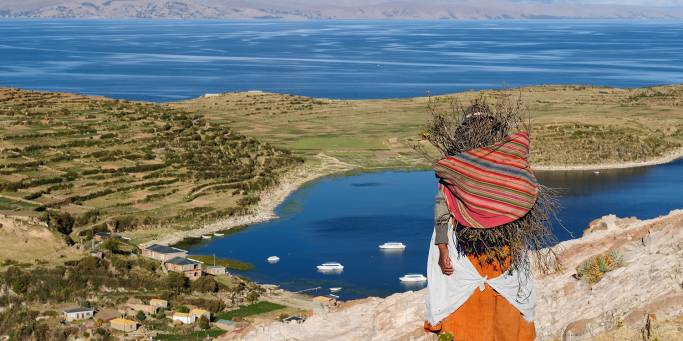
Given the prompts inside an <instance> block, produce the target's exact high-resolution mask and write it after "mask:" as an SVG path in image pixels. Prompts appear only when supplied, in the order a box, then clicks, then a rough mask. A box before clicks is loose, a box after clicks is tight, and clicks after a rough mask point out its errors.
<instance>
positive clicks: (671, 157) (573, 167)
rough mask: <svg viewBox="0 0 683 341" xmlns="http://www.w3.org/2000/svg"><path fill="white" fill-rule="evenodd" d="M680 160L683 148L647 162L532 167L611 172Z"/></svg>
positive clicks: (545, 169) (542, 169)
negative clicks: (611, 170)
mask: <svg viewBox="0 0 683 341" xmlns="http://www.w3.org/2000/svg"><path fill="white" fill-rule="evenodd" d="M680 158H683V147H680V148H678V149H677V150H673V151H671V152H669V153H667V154H664V155H662V156H658V157H655V158H653V159H650V160H647V161H627V162H616V163H605V164H596V165H571V166H552V165H549V166H543V165H541V166H536V167H532V168H533V170H535V171H551V172H555V171H558V172H559V171H583V170H585V171H593V170H609V169H626V168H639V167H648V166H657V165H663V164H666V163H670V162H674V161H676V160H678V159H680Z"/></svg>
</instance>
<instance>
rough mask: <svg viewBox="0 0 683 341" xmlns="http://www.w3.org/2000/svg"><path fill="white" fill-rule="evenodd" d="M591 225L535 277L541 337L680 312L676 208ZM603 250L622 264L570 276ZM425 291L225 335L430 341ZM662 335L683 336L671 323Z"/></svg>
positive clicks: (580, 333) (571, 336)
mask: <svg viewBox="0 0 683 341" xmlns="http://www.w3.org/2000/svg"><path fill="white" fill-rule="evenodd" d="M591 226H593V228H592V229H591V230H590V231H589V232H587V233H586V234H585V235H584V236H583V237H582V238H580V239H575V240H570V241H567V242H563V243H562V244H560V245H559V250H560V259H561V261H562V264H563V270H562V271H559V272H557V273H554V274H550V275H546V276H537V279H536V288H537V290H538V294H539V302H538V305H537V307H536V317H537V321H536V324H537V332H538V337H539V339H540V340H556V339H563V340H585V339H591V338H593V337H596V336H598V337H599V335H601V334H604V333H606V332H610V330H612V332H610V333H613V330H615V329H619V330H621V329H624V330H628V329H629V328H630V329H640V328H643V327H644V325H645V323H646V320H647V319H648V316H649V317H650V318H652V316H657V318H659V319H660V320H661V319H666V318H667V317H673V318H675V317H678V316H680V315H681V314H683V210H677V211H673V212H671V213H670V214H669V215H667V216H664V217H660V218H656V219H651V220H644V221H640V220H637V219H634V218H628V219H619V218H617V217H615V216H606V217H603V218H601V219H599V220H597V221H594V222H593V223H592V224H591ZM596 226H599V228H596ZM609 250H619V251H620V253H621V254H622V255H623V258H624V265H623V267H621V268H618V269H616V270H614V271H611V272H608V273H606V274H605V275H604V277H603V278H602V280H600V281H599V282H598V283H595V284H590V283H587V282H585V281H581V280H577V279H576V278H574V276H573V275H574V274H575V268H576V266H577V265H579V264H580V263H581V262H583V261H584V260H586V259H589V258H590V257H592V256H595V255H598V254H602V253H604V252H606V251H609ZM425 294H426V293H425V291H424V290H422V291H418V292H406V293H400V294H395V295H392V296H389V297H387V298H385V299H380V298H368V299H364V300H359V301H352V302H347V303H345V304H343V305H342V306H341V307H339V308H338V309H336V310H333V311H330V312H326V313H322V314H318V315H315V316H312V317H310V318H309V319H308V320H306V321H305V322H304V323H303V324H300V325H291V324H283V323H279V322H277V323H272V324H269V325H266V326H261V327H258V328H257V329H254V330H249V331H245V332H244V333H243V334H242V335H240V336H232V337H233V338H236V339H243V340H301V341H303V340H433V339H435V338H434V335H430V334H425V333H424V332H423V331H422V321H423V304H424V299H425ZM669 329H671V328H669ZM668 332H670V333H674V334H667V335H676V336H682V337H683V332H681V334H675V333H677V332H676V331H675V328H674V329H673V331H671V330H669V331H668ZM639 333H640V332H639ZM610 335H613V334H610ZM620 335H621V334H620ZM624 335H625V334H624ZM638 335H640V334H638ZM226 337H231V336H226ZM603 339H604V338H603ZM601 340H602V339H601Z"/></svg>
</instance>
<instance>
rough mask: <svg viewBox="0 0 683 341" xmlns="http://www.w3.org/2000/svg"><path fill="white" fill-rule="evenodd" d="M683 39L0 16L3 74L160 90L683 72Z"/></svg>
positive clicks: (526, 29)
mask: <svg viewBox="0 0 683 341" xmlns="http://www.w3.org/2000/svg"><path fill="white" fill-rule="evenodd" d="M681 41H683V25H682V24H681V22H661V21H658V22H648V21H588V20H580V21H570V20H555V21H549V20H531V21H512V20H511V21H446V20H443V21H293V22H287V21H261V20H250V21H223V20H168V21H154V20H126V21H101V20H2V21H0V86H11V87H21V88H29V89H43V90H54V91H66V92H77V93H84V94H95V95H104V96H109V97H115V98H126V99H136V100H152V101H172V100H179V99H186V98H191V97H197V96H199V95H201V94H203V93H206V92H224V91H243V90H250V89H259V90H266V91H274V92H284V93H293V94H299V95H306V96H313V97H329V98H347V99H357V98H394V97H411V96H423V95H425V94H426V93H427V92H428V91H431V92H432V93H434V94H441V93H451V92H458V91H463V90H469V89H488V88H499V87H513V86H523V85H537V84H591V85H607V86H616V87H638V86H647V85H657V84H670V83H681V82H683V44H681Z"/></svg>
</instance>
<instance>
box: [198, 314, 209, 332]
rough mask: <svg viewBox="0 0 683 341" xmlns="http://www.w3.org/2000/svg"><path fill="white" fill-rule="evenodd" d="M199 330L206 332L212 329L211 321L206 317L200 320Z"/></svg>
mask: <svg viewBox="0 0 683 341" xmlns="http://www.w3.org/2000/svg"><path fill="white" fill-rule="evenodd" d="M199 328H201V329H204V330H206V329H209V328H211V325H210V324H209V319H207V318H206V316H202V317H200V318H199Z"/></svg>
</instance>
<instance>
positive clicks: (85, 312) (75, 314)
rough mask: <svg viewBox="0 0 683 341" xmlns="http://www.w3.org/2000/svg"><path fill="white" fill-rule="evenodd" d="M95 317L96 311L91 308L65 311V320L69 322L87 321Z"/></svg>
mask: <svg viewBox="0 0 683 341" xmlns="http://www.w3.org/2000/svg"><path fill="white" fill-rule="evenodd" d="M93 315H95V311H94V310H93V309H91V308H83V307H79V308H71V309H65V310H64V320H66V321H67V322H71V321H77V320H87V319H89V318H91V317H93Z"/></svg>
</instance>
